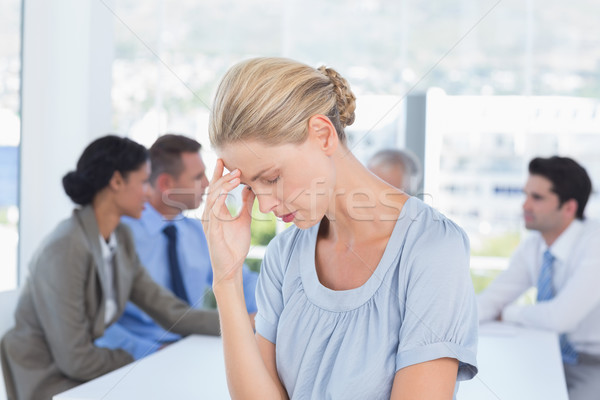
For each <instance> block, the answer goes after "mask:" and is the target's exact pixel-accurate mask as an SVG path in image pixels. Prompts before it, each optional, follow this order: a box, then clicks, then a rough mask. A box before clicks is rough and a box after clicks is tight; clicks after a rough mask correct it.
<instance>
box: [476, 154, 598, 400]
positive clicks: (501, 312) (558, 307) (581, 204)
mask: <svg viewBox="0 0 600 400" xmlns="http://www.w3.org/2000/svg"><path fill="white" fill-rule="evenodd" d="M591 190H592V184H591V181H590V178H589V176H588V174H587V172H586V171H585V169H584V168H583V167H581V166H580V165H579V164H578V163H577V162H575V161H574V160H572V159H570V158H565V157H556V156H555V157H550V158H535V159H533V160H532V161H531V162H530V163H529V178H528V179H527V183H526V184H525V188H524V193H525V202H524V203H523V212H524V219H525V226H526V228H527V229H530V230H532V231H534V232H533V233H532V234H531V235H530V236H529V237H527V238H526V239H525V240H524V241H523V242H522V243H521V244H520V246H519V247H518V248H517V250H516V251H515V253H514V254H513V256H512V257H511V260H510V265H509V267H508V269H507V270H506V271H504V272H503V273H502V274H500V276H498V278H497V279H496V280H494V281H493V282H492V283H491V284H490V286H489V287H488V288H487V289H486V290H485V291H484V292H483V293H482V294H481V295H480V296H479V298H478V305H479V319H480V321H489V320H494V319H500V320H502V321H506V322H510V323H516V324H520V325H523V326H527V327H531V328H537V329H544V330H550V331H553V332H556V333H557V334H558V335H559V338H560V348H561V354H562V358H563V363H564V367H565V378H566V381H567V387H568V390H569V397H570V399H571V400H579V399H594V398H598V396H600V290H599V289H598V283H599V282H600V224H599V223H598V222H597V221H591V220H588V219H585V218H584V210H585V206H586V203H587V201H588V198H589V196H590V193H591ZM530 287H537V302H536V304H534V305H518V304H515V303H513V302H514V301H515V300H516V299H517V298H518V297H519V296H520V295H521V294H522V293H523V292H525V291H526V290H527V289H529V288H530Z"/></svg>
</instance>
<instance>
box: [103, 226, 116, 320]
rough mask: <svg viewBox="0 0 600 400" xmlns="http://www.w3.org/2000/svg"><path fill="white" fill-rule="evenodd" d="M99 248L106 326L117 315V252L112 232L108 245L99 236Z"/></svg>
mask: <svg viewBox="0 0 600 400" xmlns="http://www.w3.org/2000/svg"><path fill="white" fill-rule="evenodd" d="M100 247H101V248H102V259H103V260H104V266H103V267H104V276H105V277H106V282H107V286H106V293H105V297H106V311H105V312H104V323H105V324H108V323H109V322H110V321H111V320H112V319H113V318H114V317H115V315H116V314H117V297H116V293H115V291H116V290H115V273H114V271H115V257H114V255H115V251H116V250H117V237H116V236H115V234H114V232H113V233H111V234H110V237H109V238H108V243H107V242H106V240H104V238H103V237H102V235H100Z"/></svg>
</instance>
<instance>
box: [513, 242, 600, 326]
mask: <svg viewBox="0 0 600 400" xmlns="http://www.w3.org/2000/svg"><path fill="white" fill-rule="evenodd" d="M595 237H598V235H596V236H595ZM587 251H588V254H587V255H586V256H585V257H584V262H583V264H582V265H581V266H579V268H577V270H576V271H575V273H574V274H573V276H571V277H570V278H569V281H568V282H567V283H566V285H565V287H564V288H563V289H562V290H561V291H560V292H559V293H558V294H557V295H556V296H555V297H554V298H553V299H552V300H549V301H544V302H539V303H536V304H533V305H524V306H522V305H515V304H513V305H510V306H508V307H506V309H505V310H504V312H503V313H502V318H503V320H505V321H507V322H513V323H517V324H520V325H525V326H529V327H532V328H539V329H545V330H551V331H553V332H557V333H566V332H570V331H572V330H573V329H575V328H576V327H577V325H579V323H580V322H581V321H582V320H583V319H584V318H585V317H586V316H587V315H588V314H589V312H590V311H592V310H593V309H594V308H595V307H597V306H598V304H599V303H600V290H598V282H600V247H599V246H597V245H595V246H589V247H588V249H587Z"/></svg>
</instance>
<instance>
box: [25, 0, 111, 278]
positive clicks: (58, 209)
mask: <svg viewBox="0 0 600 400" xmlns="http://www.w3.org/2000/svg"><path fill="white" fill-rule="evenodd" d="M103 2H104V3H106V4H107V5H108V7H111V8H112V4H113V1H110V0H108V1H107V0H104V1H103ZM103 2H100V1H97V0H27V1H25V2H24V13H23V18H24V25H23V31H24V34H23V76H22V82H23V83H22V85H23V90H22V136H21V159H20V162H21V179H20V185H21V186H20V205H19V207H20V232H19V238H20V249H19V268H20V279H19V280H20V283H21V284H22V283H23V279H24V277H25V275H26V270H27V265H28V264H29V261H30V259H31V256H32V254H33V252H34V251H35V249H36V247H37V246H38V245H39V244H40V242H41V240H42V239H43V237H44V236H45V235H47V234H48V233H49V232H50V231H51V230H52V229H53V228H54V226H55V225H56V224H57V222H58V221H60V220H61V219H64V218H66V217H67V216H68V215H69V214H70V213H71V209H72V208H73V205H72V203H71V202H70V200H69V199H68V197H67V196H66V195H65V194H64V191H63V189H62V183H61V179H62V176H63V175H64V174H65V173H66V172H67V171H69V170H71V169H73V168H74V167H75V164H76V161H77V158H78V157H79V155H80V154H81V152H82V150H83V148H84V147H85V146H86V145H87V144H88V143H89V142H90V141H91V140H92V139H94V138H96V137H99V136H102V135H103V134H106V133H107V132H108V131H109V130H110V126H111V98H110V90H111V65H112V60H113V35H114V33H113V21H114V16H113V15H112V12H111V11H110V10H109V8H108V7H107V6H106V5H105V4H103Z"/></svg>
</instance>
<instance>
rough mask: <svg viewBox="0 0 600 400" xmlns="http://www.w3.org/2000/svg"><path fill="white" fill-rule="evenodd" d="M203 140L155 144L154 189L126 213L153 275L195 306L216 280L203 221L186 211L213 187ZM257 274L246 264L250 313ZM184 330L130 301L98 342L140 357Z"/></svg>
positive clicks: (174, 138)
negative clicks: (133, 213) (134, 214)
mask: <svg viewBox="0 0 600 400" xmlns="http://www.w3.org/2000/svg"><path fill="white" fill-rule="evenodd" d="M200 148H201V145H200V143H198V142H197V141H195V140H193V139H190V138H188V137H185V136H181V135H172V134H167V135H163V136H161V137H160V138H158V139H157V140H156V142H155V143H154V144H153V145H152V147H151V148H150V162H151V168H152V172H151V174H150V184H151V193H150V199H149V202H148V203H146V206H145V209H144V211H143V213H142V217H141V218H140V219H139V220H136V219H132V218H123V222H124V223H125V224H127V225H128V226H129V227H130V228H131V230H132V232H133V236H134V240H135V245H136V248H137V252H138V256H139V257H140V260H141V262H142V265H144V266H145V267H146V269H147V270H148V271H149V272H150V275H151V276H152V278H153V279H154V280H155V281H156V282H158V283H160V284H161V285H163V286H165V287H167V288H169V289H171V290H172V291H173V292H174V293H175V295H177V296H178V297H180V298H181V299H183V300H184V301H187V302H188V303H189V304H190V305H191V306H192V307H194V308H201V307H202V306H203V303H204V297H205V293H206V290H207V289H209V288H210V287H211V285H212V268H211V264H210V257H209V254H208V247H207V243H206V238H205V236H204V231H203V229H202V224H201V222H200V221H199V220H196V219H192V218H187V217H185V216H184V215H183V214H182V211H184V210H192V209H196V208H198V207H199V205H200V203H201V202H202V196H203V195H204V192H205V190H206V188H207V187H208V179H207V178H206V175H205V166H204V162H203V161H202V158H201V157H200V153H199V151H200ZM256 280H257V274H256V273H253V272H251V271H249V270H247V269H244V294H245V298H246V306H247V309H248V313H249V314H250V318H252V320H254V314H255V313H256V300H255V297H254V291H255V288H256ZM179 338H180V336H179V335H177V334H175V333H172V332H168V331H166V330H164V329H163V328H161V327H160V326H159V325H157V324H156V323H154V321H153V320H152V319H151V318H150V317H149V316H148V315H147V314H145V313H144V312H142V311H141V310H140V309H139V308H137V307H136V306H135V305H133V304H132V303H128V304H127V307H126V308H125V312H124V314H123V316H122V317H121V318H120V319H119V320H118V321H117V322H116V323H115V324H113V325H111V326H110V327H109V328H108V329H107V330H106V331H105V335H104V336H103V337H101V338H99V339H97V340H96V345H97V346H100V347H108V348H121V349H124V350H126V351H128V352H129V353H131V355H133V357H134V358H135V359H136V360H137V359H140V358H142V357H144V356H146V355H148V354H151V353H153V352H155V351H156V350H158V349H159V348H161V347H162V346H164V345H166V344H169V343H171V342H174V341H176V340H178V339H179Z"/></svg>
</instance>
